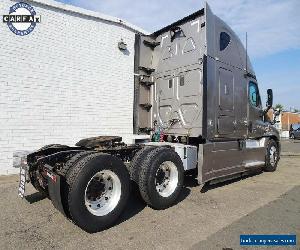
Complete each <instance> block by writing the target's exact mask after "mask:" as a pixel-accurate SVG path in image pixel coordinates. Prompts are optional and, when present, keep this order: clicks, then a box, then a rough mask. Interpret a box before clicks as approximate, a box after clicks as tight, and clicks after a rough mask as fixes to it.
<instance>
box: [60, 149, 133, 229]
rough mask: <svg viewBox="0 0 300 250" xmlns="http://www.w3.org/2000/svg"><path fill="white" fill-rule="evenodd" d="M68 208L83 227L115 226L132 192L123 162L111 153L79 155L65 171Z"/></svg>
mask: <svg viewBox="0 0 300 250" xmlns="http://www.w3.org/2000/svg"><path fill="white" fill-rule="evenodd" d="M66 184H67V190H66V191H65V193H66V194H67V195H66V197H65V198H64V200H65V201H66V202H65V210H68V211H67V214H68V215H69V217H70V219H72V221H73V222H74V223H75V224H76V225H78V226H79V227H80V228H82V229H83V230H85V231H87V232H89V233H95V232H98V231H101V230H104V229H106V228H108V227H110V226H112V225H113V224H114V223H115V222H116V220H117V219H118V218H119V216H120V215H121V213H122V212H123V210H124V208H125V206H126V204H127V200H128V197H129V193H130V178H129V174H128V171H127V169H126V167H125V165H124V163H123V162H122V161H121V160H120V159H118V158H117V157H114V156H112V155H109V154H102V153H91V154H89V155H86V156H83V157H82V158H81V159H78V160H77V162H76V163H75V164H74V165H73V167H72V168H70V170H69V171H68V172H67V174H66Z"/></svg>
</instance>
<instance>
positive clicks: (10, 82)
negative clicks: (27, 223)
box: [0, 0, 135, 174]
mask: <svg viewBox="0 0 300 250" xmlns="http://www.w3.org/2000/svg"><path fill="white" fill-rule="evenodd" d="M48 2H49V1H48ZM14 3H15V2H14V1H10V0H1V1H0V15H4V14H8V10H9V7H10V6H12V5H13V4H14ZM28 3H30V4H31V5H32V6H33V7H34V8H35V10H36V12H37V14H38V15H41V18H42V22H41V23H40V24H37V26H36V28H35V30H34V31H33V33H31V34H30V35H28V36H25V37H21V36H16V35H15V34H13V33H12V32H11V31H10V30H9V29H8V27H7V25H6V24H4V23H0V70H1V74H0V148H1V149H0V174H9V173H13V172H16V171H17V169H13V168H12V162H13V158H12V156H13V152H15V151H17V150H35V149H38V148H39V147H41V146H43V145H46V144H51V143H62V144H70V145H73V144H74V143H76V142H77V141H79V140H80V139H81V138H85V137H90V136H98V135H121V136H122V135H130V134H132V130H133V121H132V119H133V116H132V107H133V67H134V35H135V31H133V30H132V29H130V28H126V27H124V26H119V25H117V24H113V23H111V22H106V21H103V20H101V19H99V18H94V17H89V16H85V15H81V14H78V13H72V12H69V11H63V10H60V9H57V8H53V7H50V6H45V5H41V4H38V3H31V2H28ZM50 3H51V2H50ZM60 6H63V5H60ZM121 38H123V40H124V41H125V42H126V43H127V45H128V51H129V54H127V55H125V54H123V53H122V52H121V51H120V50H119V49H118V47H117V44H118V42H119V41H120V39H121Z"/></svg>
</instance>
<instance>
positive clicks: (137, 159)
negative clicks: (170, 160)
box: [129, 146, 155, 184]
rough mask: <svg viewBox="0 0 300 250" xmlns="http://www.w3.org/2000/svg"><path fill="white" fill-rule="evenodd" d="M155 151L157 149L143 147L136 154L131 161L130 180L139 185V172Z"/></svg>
mask: <svg viewBox="0 0 300 250" xmlns="http://www.w3.org/2000/svg"><path fill="white" fill-rule="evenodd" d="M153 149H155V147H151V146H146V147H143V148H142V149H140V150H139V151H138V152H137V153H136V154H135V156H134V157H133V159H132V161H131V164H130V167H129V173H130V178H131V179H132V180H133V181H134V182H135V183H137V184H138V183H139V170H140V167H141V163H142V161H143V160H144V159H145V158H146V156H147V155H148V154H149V153H150V152H151V151H152V150H153Z"/></svg>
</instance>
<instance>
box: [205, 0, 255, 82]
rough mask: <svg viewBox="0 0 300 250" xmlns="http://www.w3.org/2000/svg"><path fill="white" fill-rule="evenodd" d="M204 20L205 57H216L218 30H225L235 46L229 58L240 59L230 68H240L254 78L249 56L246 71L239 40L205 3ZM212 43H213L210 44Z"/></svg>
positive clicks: (244, 50)
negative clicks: (237, 56)
mask: <svg viewBox="0 0 300 250" xmlns="http://www.w3.org/2000/svg"><path fill="white" fill-rule="evenodd" d="M205 15H206V16H205V18H206V43H207V55H208V56H210V57H213V58H216V57H218V52H219V47H218V46H217V45H219V39H220V34H219V33H220V32H218V31H219V30H225V31H226V32H227V33H229V35H230V37H231V41H230V42H231V43H233V44H235V48H234V54H235V55H234V54H231V55H230V56H236V54H238V55H239V57H240V63H236V64H234V65H232V66H235V67H237V68H240V69H242V70H247V73H250V74H251V75H253V76H255V72H254V70H253V67H252V64H251V61H250V58H249V55H247V69H246V49H245V47H244V45H243V43H242V42H241V40H240V38H239V37H238V36H237V35H236V33H235V32H234V31H233V30H232V29H231V28H230V26H229V25H228V24H226V23H225V22H224V21H223V20H222V19H220V18H219V17H217V16H216V15H214V14H213V12H212V11H211V9H210V6H209V5H208V4H207V3H205ZM210 41H213V42H210Z"/></svg>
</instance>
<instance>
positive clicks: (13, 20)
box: [3, 2, 41, 36]
mask: <svg viewBox="0 0 300 250" xmlns="http://www.w3.org/2000/svg"><path fill="white" fill-rule="evenodd" d="M40 21H41V17H40V16H37V14H36V12H35V10H34V8H33V7H32V6H31V5H30V4H28V3H24V2H19V3H16V4H14V5H13V6H11V7H10V9H9V15H4V16H3V22H4V23H7V26H8V28H9V29H10V30H11V31H12V32H13V33H15V34H16V35H18V36H26V35H29V34H30V33H31V32H32V31H33V30H34V28H35V27H36V24H37V23H40Z"/></svg>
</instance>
